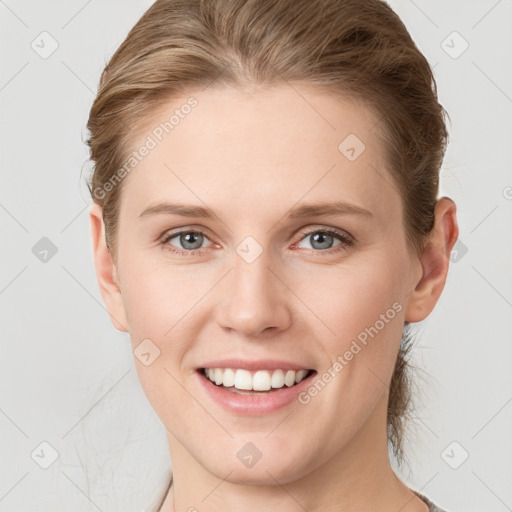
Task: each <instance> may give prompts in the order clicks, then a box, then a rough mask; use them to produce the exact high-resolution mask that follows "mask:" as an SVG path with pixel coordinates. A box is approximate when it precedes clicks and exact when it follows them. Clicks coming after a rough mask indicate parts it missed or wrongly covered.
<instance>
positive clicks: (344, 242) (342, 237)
mask: <svg viewBox="0 0 512 512" xmlns="http://www.w3.org/2000/svg"><path fill="white" fill-rule="evenodd" d="M184 233H194V234H200V235H203V236H204V237H205V238H207V239H208V240H210V239H209V238H208V236H207V235H206V233H204V232H203V231H197V230H192V229H189V230H182V231H176V232H174V233H169V234H167V235H166V236H165V237H164V238H163V240H162V242H161V244H162V246H163V247H164V249H166V250H168V251H170V252H172V253H175V254H182V255H185V256H195V255H196V254H198V253H200V252H201V251H202V250H203V249H193V250H191V251H187V250H181V249H175V248H171V246H170V245H169V244H168V242H169V240H171V239H172V238H175V237H176V236H179V235H182V234H184ZM314 233H323V234H326V235H331V236H333V237H335V238H337V239H338V240H339V241H340V242H341V243H340V244H339V245H337V246H335V247H331V248H329V249H324V250H321V249H317V250H315V249H309V252H310V253H319V254H321V253H327V254H332V253H337V252H338V251H342V250H346V249H347V248H348V247H352V246H353V245H354V244H355V240H354V238H353V237H351V236H349V235H346V234H344V233H342V232H339V231H336V230H334V229H330V228H316V229H311V230H309V231H308V230H306V231H303V232H301V233H300V239H299V242H301V241H302V240H303V239H304V238H305V237H307V236H308V235H312V234H314Z"/></svg>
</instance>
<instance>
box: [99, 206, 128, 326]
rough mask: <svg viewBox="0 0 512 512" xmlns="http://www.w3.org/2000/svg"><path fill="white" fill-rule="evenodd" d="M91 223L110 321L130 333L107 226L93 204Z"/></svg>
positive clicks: (101, 289)
mask: <svg viewBox="0 0 512 512" xmlns="http://www.w3.org/2000/svg"><path fill="white" fill-rule="evenodd" d="M89 219H90V223H91V237H92V249H93V257H94V266H95V271H96V279H97V281H98V285H99V287H100V293H101V296H102V298H103V302H104V303H105V306H106V308H107V311H108V314H109V316H110V321H111V322H112V324H113V325H114V327H115V328H116V329H118V330H119V331H123V332H129V329H128V322H127V318H126V312H125V309H124V304H123V301H122V296H121V289H120V287H119V279H118V276H117V269H116V267H115V265H114V262H113V260H112V255H111V253H110V251H109V250H108V248H107V244H106V241H105V225H104V223H103V214H102V208H101V206H99V205H98V204H96V203H93V204H92V206H91V208H90V210H89Z"/></svg>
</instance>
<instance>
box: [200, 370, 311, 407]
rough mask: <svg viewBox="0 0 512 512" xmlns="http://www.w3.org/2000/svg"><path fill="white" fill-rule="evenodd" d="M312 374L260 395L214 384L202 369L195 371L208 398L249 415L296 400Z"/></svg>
mask: <svg viewBox="0 0 512 512" xmlns="http://www.w3.org/2000/svg"><path fill="white" fill-rule="evenodd" d="M314 375H315V373H312V374H311V375H309V376H308V377H307V378H305V379H304V380H301V381H300V382H299V383H298V384H295V386H292V387H289V388H288V387H286V386H285V387H283V388H279V389H277V390H275V391H270V392H268V393H266V394H261V395H256V394H254V395H242V394H239V393H236V392H233V391H227V390H226V389H224V388H222V387H220V386H217V385H215V384H214V383H213V382H212V381H211V380H209V379H207V378H206V377H205V376H204V374H203V372H202V370H199V371H198V372H197V376H198V378H199V380H200V382H201V385H202V386H203V387H204V389H205V391H206V392H207V393H208V395H209V396H210V398H212V399H213V400H214V401H215V402H216V403H218V404H219V405H220V406H221V407H223V408H224V409H225V410H227V411H229V412H231V413H237V414H243V415H249V416H250V415H254V416H256V415H261V414H270V413H273V412H275V411H277V410H279V409H281V408H283V407H285V406H287V405H289V404H290V403H292V402H293V401H295V400H297V396H298V395H299V394H300V393H301V392H302V391H304V390H305V389H306V388H307V387H308V386H309V385H310V384H311V378H312V377H313V376H314Z"/></svg>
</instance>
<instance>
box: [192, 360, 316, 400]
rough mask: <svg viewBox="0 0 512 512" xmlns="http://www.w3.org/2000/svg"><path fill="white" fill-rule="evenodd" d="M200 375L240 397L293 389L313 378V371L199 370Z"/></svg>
mask: <svg viewBox="0 0 512 512" xmlns="http://www.w3.org/2000/svg"><path fill="white" fill-rule="evenodd" d="M197 371H198V373H199V374H200V375H201V377H202V378H204V379H206V380H208V382H209V383H211V384H213V385H214V386H216V387H217V388H220V389H223V390H225V391H228V392H231V393H237V394H240V395H268V394H272V393H278V392H279V391H283V390H286V389H289V388H293V387H295V386H297V385H298V384H300V383H301V382H303V381H305V380H306V379H309V378H311V377H312V376H313V375H314V374H315V373H316V371H315V370H312V369H306V368H300V369H296V370H293V369H285V368H274V369H260V370H248V369H244V368H219V367H211V368H199V369H198V370H197Z"/></svg>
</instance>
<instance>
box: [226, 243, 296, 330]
mask: <svg viewBox="0 0 512 512" xmlns="http://www.w3.org/2000/svg"><path fill="white" fill-rule="evenodd" d="M234 258H235V260H234V268H233V269H232V271H231V272H230V275H229V277H228V279H226V280H225V281H226V282H224V283H223V287H222V291H221V293H222V294H223V300H221V301H220V303H219V305H218V306H217V308H216V313H217V314H216V316H217V322H218V324H219V325H220V326H221V327H223V328H224V329H226V330H232V331H237V332H238V333H241V334H243V335H244V336H246V337H255V336H259V335H262V334H263V333H265V334H271V333H273V334H274V335H275V334H276V333H277V332H280V331H282V330H285V329H287V328H288V327H289V326H290V323H291V312H290V309H289V304H288V302H287V299H288V297H289V295H290V293H289V290H288V289H287V287H286V285H285V284H284V283H283V281H284V279H282V277H281V276H279V277H278V276H277V275H276V274H278V272H276V271H275V270H273V269H271V268H270V265H269V259H268V258H267V257H266V254H265V251H264V252H263V253H262V254H261V255H260V256H259V257H258V258H257V259H256V260H255V261H253V262H252V263H248V262H246V261H244V259H243V258H241V257H239V255H238V254H235V255H234Z"/></svg>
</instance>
